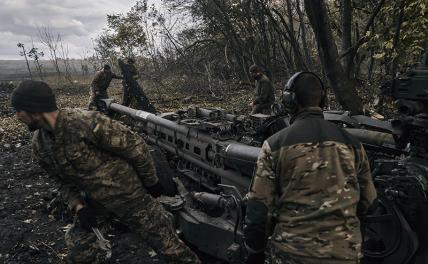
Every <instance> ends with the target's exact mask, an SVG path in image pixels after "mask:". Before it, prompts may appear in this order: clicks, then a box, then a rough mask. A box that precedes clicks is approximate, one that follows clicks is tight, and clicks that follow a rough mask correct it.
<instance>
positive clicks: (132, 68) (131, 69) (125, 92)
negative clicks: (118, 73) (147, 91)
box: [122, 58, 138, 106]
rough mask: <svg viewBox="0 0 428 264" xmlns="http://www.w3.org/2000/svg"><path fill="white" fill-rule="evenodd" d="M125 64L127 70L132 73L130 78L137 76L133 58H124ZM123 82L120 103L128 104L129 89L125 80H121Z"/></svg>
mask: <svg viewBox="0 0 428 264" xmlns="http://www.w3.org/2000/svg"><path fill="white" fill-rule="evenodd" d="M126 66H127V68H128V70H129V72H130V73H131V75H132V78H134V79H137V78H138V70H137V67H136V66H135V60H134V59H133V58H128V59H127V60H126ZM122 84H123V96H122V105H124V106H129V105H130V104H131V91H130V88H129V86H128V85H127V84H126V82H125V80H123V81H122Z"/></svg>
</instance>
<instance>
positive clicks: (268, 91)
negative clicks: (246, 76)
mask: <svg viewBox="0 0 428 264" xmlns="http://www.w3.org/2000/svg"><path fill="white" fill-rule="evenodd" d="M255 94H256V96H255V98H254V101H253V103H254V104H255V105H257V104H259V105H262V104H268V105H271V104H273V102H274V101H275V91H274V88H273V86H272V83H271V81H270V80H269V78H268V77H267V76H266V75H264V74H263V75H262V77H261V78H260V79H259V80H256V91H255Z"/></svg>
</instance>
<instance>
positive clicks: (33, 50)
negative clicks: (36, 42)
mask: <svg viewBox="0 0 428 264" xmlns="http://www.w3.org/2000/svg"><path fill="white" fill-rule="evenodd" d="M43 56H45V54H44V53H43V51H39V49H38V48H35V47H34V46H33V47H32V48H31V50H30V51H29V52H28V57H30V58H32V59H33V61H34V65H35V66H36V70H37V71H38V72H39V76H40V79H42V80H43V70H42V64H40V61H39V59H40V58H41V57H43Z"/></svg>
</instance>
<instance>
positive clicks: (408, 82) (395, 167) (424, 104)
mask: <svg viewBox="0 0 428 264" xmlns="http://www.w3.org/2000/svg"><path fill="white" fill-rule="evenodd" d="M383 92H384V94H387V95H389V96H391V97H393V98H394V99H396V109H397V110H398V111H397V112H398V118H396V119H394V120H392V122H391V125H392V129H393V130H392V132H393V136H394V139H395V143H396V148H397V149H407V152H408V155H406V156H404V157H401V158H399V159H378V160H376V161H375V162H374V165H373V179H374V183H375V186H376V189H377V191H378V196H379V206H378V208H377V210H376V212H375V213H374V214H373V215H371V216H369V217H367V219H364V221H363V235H364V236H365V237H364V244H363V253H364V255H365V256H366V258H365V260H366V263H376V264H377V263H380V264H407V263H409V264H425V263H428V231H427V230H428V229H427V228H426V226H425V225H426V223H428V199H427V195H428V52H426V53H425V56H424V59H423V61H422V62H420V63H419V64H418V65H417V66H416V67H415V68H414V69H412V70H410V71H409V72H407V73H405V74H402V75H398V76H397V77H396V78H395V79H393V80H392V81H390V82H387V83H386V84H385V85H384V86H383Z"/></svg>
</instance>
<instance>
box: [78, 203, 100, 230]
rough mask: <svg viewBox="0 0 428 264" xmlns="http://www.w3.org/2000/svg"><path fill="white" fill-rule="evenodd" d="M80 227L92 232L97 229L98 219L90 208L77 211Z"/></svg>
mask: <svg viewBox="0 0 428 264" xmlns="http://www.w3.org/2000/svg"><path fill="white" fill-rule="evenodd" d="M77 217H78V218H79V222H80V226H81V227H82V228H83V229H85V230H86V231H92V227H97V226H98V225H97V218H96V216H95V214H94V213H93V212H92V210H91V209H90V208H89V207H87V206H86V207H83V208H82V209H80V210H79V211H77Z"/></svg>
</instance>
